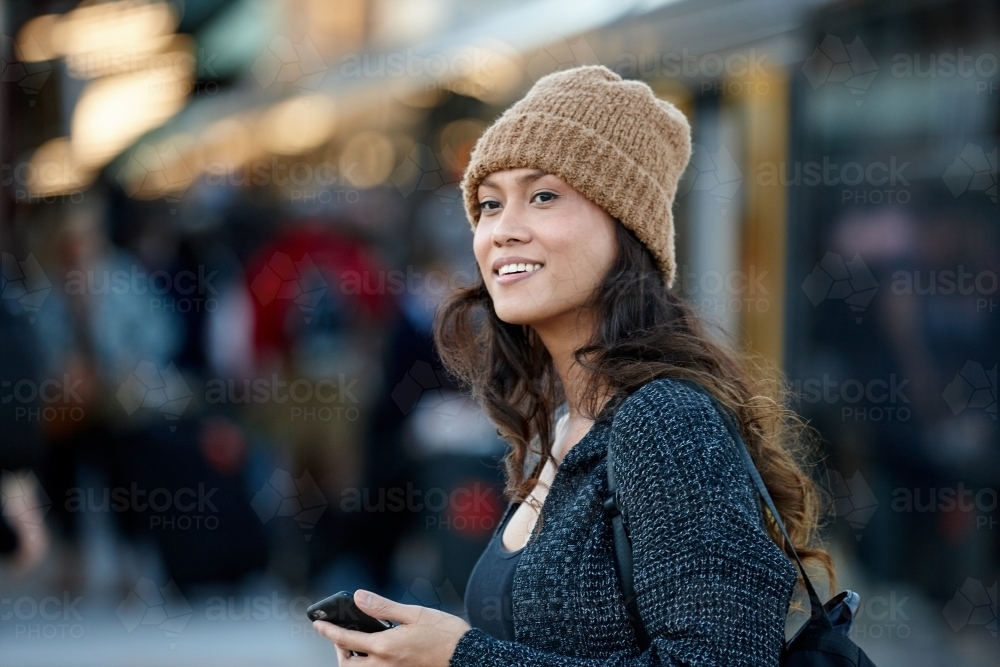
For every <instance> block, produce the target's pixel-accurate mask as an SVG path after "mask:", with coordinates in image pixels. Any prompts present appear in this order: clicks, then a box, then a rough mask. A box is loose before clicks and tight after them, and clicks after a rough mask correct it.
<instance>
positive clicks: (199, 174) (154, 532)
mask: <svg viewBox="0 0 1000 667" xmlns="http://www.w3.org/2000/svg"><path fill="white" fill-rule="evenodd" d="M0 35H2V54H0V55H2V85H0V127H2V135H0V136H2V143H0V165H2V173H0V183H2V188H0V220H2V223H0V252H2V282H0V296H2V299H0V443H2V444H0V468H2V469H3V479H2V491H3V511H2V518H3V523H2V525H0V550H2V551H3V553H4V554H5V555H4V556H3V557H2V559H0V642H2V650H0V664H3V665H52V664H62V665H91V664H93V665H102V666H105V665H130V664H139V663H141V664H145V665H174V664H184V665H200V664H206V665H208V664H211V665H221V664H240V665H258V664H259V665H265V664H266V665H278V664H290V665H291V664H294V665H297V666H302V665H308V664H331V662H332V661H333V660H335V658H334V653H333V649H332V646H331V645H329V643H328V642H326V641H325V640H322V639H320V638H318V637H317V636H316V635H315V634H314V632H313V631H312V628H311V625H310V624H309V622H308V621H307V620H306V619H305V616H304V610H305V607H306V606H307V605H308V604H310V603H311V602H312V601H315V600H316V599H319V598H321V597H325V596H327V595H329V594H332V593H333V592H336V591H338V590H341V589H349V590H353V589H354V588H357V587H366V588H372V589H374V590H376V591H378V592H380V593H382V594H383V595H387V596H389V597H392V598H394V599H397V600H401V601H404V602H409V603H413V604H422V605H426V606H432V607H437V608H441V609H445V610H447V611H450V612H452V613H457V614H461V613H463V609H462V596H463V594H464V590H465V584H466V580H467V578H468V576H469V573H470V572H471V569H472V566H473V565H474V563H475V561H476V559H477V558H478V556H479V554H480V552H481V550H482V548H483V547H484V546H485V543H486V541H487V540H488V539H489V537H490V534H491V533H492V531H493V529H494V528H495V526H496V521H497V519H498V517H499V515H500V512H501V511H502V509H503V507H504V505H505V503H504V502H503V500H502V498H501V495H500V490H501V488H502V474H501V470H500V468H499V466H498V461H499V458H500V457H501V456H502V455H503V453H504V443H503V442H502V441H500V440H499V439H498V438H497V436H496V434H495V430H494V428H493V427H492V425H491V424H490V423H489V422H488V421H487V420H486V419H485V418H484V417H483V416H482V414H481V413H480V411H479V410H478V408H477V406H476V405H475V403H474V402H472V401H471V400H469V399H468V398H467V397H464V396H463V395H462V394H460V393H459V391H458V389H457V388H456V387H455V386H454V385H453V384H452V382H451V380H450V379H449V378H448V377H446V376H445V374H444V373H443V371H442V368H441V365H440V362H439V360H438V359H437V357H436V355H435V352H434V350H433V346H432V340H431V333H430V326H431V321H432V318H433V314H434V309H435V306H436V304H437V302H438V301H439V300H440V298H441V297H442V295H443V294H444V293H445V292H446V291H447V290H448V289H450V288H451V287H453V286H454V285H457V284H464V283H468V282H469V281H471V279H472V276H473V275H474V272H475V270H476V269H475V264H474V262H473V260H472V255H471V239H472V236H471V233H470V231H469V227H468V223H467V222H466V220H465V216H464V212H463V208H462V204H461V199H460V196H459V191H458V188H457V183H458V181H459V179H460V176H461V173H462V170H463V168H464V165H465V164H466V162H467V159H468V155H469V151H470V150H471V148H472V146H473V144H474V142H475V140H476V138H477V137H478V136H479V135H480V133H481V132H482V131H483V129H485V127H486V126H487V125H488V124H489V123H490V122H491V121H492V120H493V119H494V118H495V117H496V116H497V115H499V114H500V113H501V112H502V111H503V110H504V109H505V108H506V107H507V106H509V105H510V104H511V103H513V102H514V101H516V100H517V99H519V97H520V96H521V95H523V94H524V92H525V91H526V90H527V89H528V88H529V87H530V86H531V85H532V84H533V83H534V82H535V81H536V80H537V79H538V78H540V77H541V76H544V75H545V74H547V73H549V72H553V71H556V70H559V69H563V68H567V67H573V66H577V65H582V64H597V63H600V64H604V65H606V66H608V67H610V68H612V69H614V70H615V71H616V72H618V73H619V74H621V75H622V76H623V77H626V78H634V79H641V80H643V81H646V82H647V83H649V85H650V86H652V87H653V89H654V90H655V91H656V93H657V94H658V95H660V96H661V97H664V98H666V99H669V100H671V101H672V102H674V103H675V104H677V105H678V106H679V107H680V108H681V109H682V110H683V111H684V112H685V113H686V114H687V116H688V117H689V118H690V120H691V123H692V126H693V131H694V141H695V147H694V156H693V158H692V161H691V165H690V167H689V169H688V171H687V173H686V174H685V176H684V179H683V181H682V183H681V187H680V190H679V192H678V197H677V201H676V206H675V211H676V217H677V224H678V230H677V232H678V239H677V242H678V259H679V265H680V269H679V276H678V281H677V287H676V289H678V290H679V291H681V292H682V293H683V294H684V295H685V296H686V297H687V298H689V299H691V300H692V301H693V302H695V303H696V304H697V306H698V307H699V309H700V310H701V311H702V312H703V313H704V314H705V315H706V316H708V317H711V318H713V319H714V320H716V321H717V322H719V323H720V324H721V326H722V329H723V330H724V331H726V332H728V333H729V335H731V336H732V338H733V339H734V340H735V341H737V342H738V343H739V344H742V345H745V346H747V347H748V348H749V349H751V350H753V351H754V352H756V353H758V354H760V355H762V356H763V357H764V358H766V359H768V360H770V361H772V362H774V363H775V364H776V365H778V366H779V367H780V368H781V369H782V370H783V371H784V373H785V374H786V376H787V379H788V382H789V386H790V389H791V390H792V395H793V396H794V401H795V407H796V409H797V410H798V411H799V412H800V413H801V414H803V415H804V416H805V417H806V418H807V419H809V420H810V423H811V424H812V425H813V426H815V427H816V428H817V429H818V431H819V433H820V434H821V436H822V438H823V440H822V453H823V456H824V457H825V464H824V465H823V466H822V467H821V468H819V469H817V471H816V477H817V480H818V481H820V482H821V484H822V485H823V487H824V488H825V489H826V490H827V491H828V493H829V495H830V497H831V498H832V499H833V501H834V502H833V503H832V508H831V511H830V514H829V516H828V517H827V525H826V535H827V538H828V540H829V542H830V545H831V548H832V550H833V552H834V555H835V557H836V561H837V564H838V568H839V573H840V577H841V580H842V581H841V586H842V587H850V588H852V589H854V590H857V591H859V592H860V593H861V595H862V608H861V613H860V616H859V618H858V619H857V621H856V622H855V626H854V630H853V637H854V639H855V641H857V643H858V644H860V645H861V646H862V648H863V649H864V650H865V651H866V652H867V653H868V654H869V655H870V656H871V657H872V658H873V660H874V661H875V663H876V664H878V665H880V666H886V665H907V666H914V665H928V666H930V665H984V666H986V665H997V664H1000V649H998V644H997V641H998V640H997V578H998V572H1000V525H998V524H1000V509H998V502H997V501H998V498H997V496H998V491H1000V437H998V430H997V361H998V351H1000V346H998V342H1000V293H998V291H997V274H998V272H1000V215H998V208H997V135H998V130H1000V127H998V125H1000V113H998V100H1000V92H998V90H997V88H998V85H1000V72H998V55H1000V6H998V5H997V3H995V2H991V1H989V0H955V1H945V0H938V1H935V0H913V1H908V2H903V1H898V2H897V1H883V2H864V1H854V2H827V1H825V0H742V1H739V0H700V1H697V2H696V1H694V0H632V1H630V0H617V1H616V2H610V1H608V2H597V1H593V0H571V1H570V0H538V1H535V2H527V1H523V0H507V1H505V2H498V1H493V0H488V1H482V0H481V1H479V2H471V1H468V2H463V1H460V0H328V1H322V0H284V1H280V0H171V1H160V2H156V1H119V2H87V1H85V2H75V1H56V0H51V1H50V0H40V1H38V2H31V3H28V2H11V1H0ZM800 620H801V619H800Z"/></svg>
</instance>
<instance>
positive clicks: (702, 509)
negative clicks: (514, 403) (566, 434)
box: [450, 379, 797, 667]
mask: <svg viewBox="0 0 1000 667" xmlns="http://www.w3.org/2000/svg"><path fill="white" fill-rule="evenodd" d="M609 439H610V444H611V451H612V455H613V456H614V458H615V466H616V468H615V470H616V472H617V474H618V478H619V485H620V501H621V504H622V506H623V507H624V513H625V524H626V528H627V530H628V534H629V536H630V538H631V540H632V548H633V559H634V564H635V591H636V596H637V598H638V607H639V613H640V615H641V617H642V621H643V623H644V625H645V627H646V629H647V631H648V632H649V635H650V637H651V638H652V642H653V643H652V645H651V646H650V647H649V648H648V649H647V650H646V651H645V652H642V653H640V649H639V645H638V643H637V642H636V639H635V634H634V630H633V627H632V625H631V624H630V622H629V619H628V616H627V614H626V610H625V604H624V601H623V599H622V593H621V588H620V586H619V582H618V577H617V574H616V572H615V566H614V547H613V542H612V531H611V525H610V523H609V522H608V520H607V519H606V517H605V514H604V508H603V506H602V499H603V497H604V495H605V493H606V492H607V479H606V470H607V460H606V456H605V455H606V452H607V447H608V443H609ZM542 512H543V515H544V519H543V522H542V527H541V531H540V532H539V533H538V534H537V535H532V537H531V538H530V540H529V542H528V544H527V546H526V547H525V548H524V551H523V552H522V554H521V559H520V562H519V563H518V565H517V569H516V570H515V574H514V586H513V592H512V597H513V617H514V619H513V620H514V636H515V638H516V641H514V642H511V641H503V640H499V639H495V638H493V637H491V636H490V635H488V634H486V633H485V632H483V631H482V630H480V629H478V628H473V629H472V630H469V631H468V632H466V633H465V634H464V635H463V636H462V638H461V639H460V640H459V642H458V645H457V647H456V649H455V652H454V654H453V655H452V658H451V662H450V664H451V665H454V666H456V667H473V666H476V667H511V666H515V667H516V666H521V667H570V666H573V667H578V666H580V665H589V666H591V667H596V666H597V665H602V666H605V667H610V666H611V665H614V666H616V667H639V666H640V665H642V666H651V665H714V666H721V665H733V666H736V665H739V666H740V667H745V666H746V665H755V666H757V665H777V664H778V659H779V656H780V653H781V650H782V647H783V644H784V630H785V615H786V613H787V610H788V605H789V602H790V599H791V594H792V589H793V588H794V586H795V581H796V576H797V573H796V570H795V566H794V565H793V564H792V562H791V561H790V560H788V558H786V557H785V555H784V554H783V553H782V552H781V550H780V549H779V548H778V547H777V545H776V544H775V543H774V542H773V541H772V540H771V539H770V537H768V535H767V533H766V532H765V529H764V524H763V513H762V511H761V509H760V502H759V500H758V497H757V495H756V490H755V489H754V487H753V483H752V482H751V480H750V476H749V474H748V473H747V472H746V469H745V468H744V467H743V464H742V462H741V460H740V456H739V453H738V450H737V445H736V443H735V442H733V440H732V438H731V437H730V436H729V433H728V432H727V431H726V427H725V425H724V424H723V422H722V419H721V418H720V417H719V414H718V413H717V412H716V410H715V409H714V407H713V406H712V404H711V403H710V402H709V399H708V398H707V397H706V396H703V395H701V394H699V393H697V392H695V391H694V390H692V389H691V388H689V387H687V386H685V385H683V384H681V383H679V382H677V381H675V380H670V379H659V380H655V381H652V382H649V383H647V384H646V385H644V386H643V387H641V388H640V389H639V390H638V391H636V392H635V393H633V394H632V395H631V396H630V397H628V398H627V399H626V400H625V401H623V402H622V404H621V405H619V407H618V409H617V410H616V411H615V414H614V415H613V417H609V418H607V419H605V420H602V421H599V422H597V423H596V424H594V426H593V427H592V428H591V429H590V431H589V432H588V433H587V435H585V436H584V437H583V439H582V440H580V442H578V443H577V444H576V445H574V446H573V447H572V448H571V449H570V450H569V452H567V454H566V456H565V458H564V459H563V461H562V463H561V464H560V465H559V467H558V468H557V470H556V475H555V479H554V480H553V482H552V484H551V486H550V489H549V492H548V495H547V496H546V498H545V502H544V504H543V507H542Z"/></svg>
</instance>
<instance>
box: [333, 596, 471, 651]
mask: <svg viewBox="0 0 1000 667" xmlns="http://www.w3.org/2000/svg"><path fill="white" fill-rule="evenodd" d="M354 603H355V604H356V605H358V607H359V608H360V609H361V611H363V612H365V613H366V614H368V615H369V616H373V617H375V618H381V619H383V620H386V621H396V622H397V623H399V625H397V626H396V627H394V628H392V629H390V630H384V631H382V632H373V633H366V632H358V631H357V630H347V629H345V628H341V627H339V626H337V625H334V624H333V623H328V622H327V621H314V622H313V627H314V628H316V632H318V633H319V634H321V635H323V636H324V637H326V638H327V639H329V640H330V641H332V642H333V643H334V645H336V647H337V659H338V661H339V662H340V663H341V664H343V663H344V661H345V660H346V661H355V662H357V664H359V665H360V664H363V665H366V666H367V665H371V667H383V666H385V667H390V666H391V667H447V665H448V662H449V661H450V660H451V656H452V654H453V653H454V652H455V646H456V645H457V644H458V640H459V639H461V638H462V635H464V634H465V633H466V632H467V631H468V630H470V629H471V628H470V626H469V624H468V623H466V622H465V621H463V620H462V619H461V618H459V617H458V616H452V615H451V614H446V613H445V612H443V611H438V610H436V609H430V608H429V607H421V606H419V605H411V604H399V603H398V602H393V601H392V600H387V599H385V598H384V597H381V596H379V595H375V594H374V593H369V592H368V591H363V590H358V591H355V593H354ZM351 651H357V652H358V653H367V654H368V655H367V656H352V655H351Z"/></svg>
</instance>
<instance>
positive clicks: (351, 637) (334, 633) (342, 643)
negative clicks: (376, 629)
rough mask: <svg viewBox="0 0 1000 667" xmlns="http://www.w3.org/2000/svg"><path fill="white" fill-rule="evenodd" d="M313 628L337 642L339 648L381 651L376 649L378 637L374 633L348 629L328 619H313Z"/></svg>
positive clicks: (348, 650)
mask: <svg viewBox="0 0 1000 667" xmlns="http://www.w3.org/2000/svg"><path fill="white" fill-rule="evenodd" d="M313 628H314V629H315V630H316V632H317V633H319V634H320V635H321V636H323V637H326V638H327V639H329V640H330V641H332V642H333V643H334V644H336V645H337V648H338V649H343V650H344V651H347V652H348V653H349V652H350V651H357V652H359V653H367V654H368V655H372V654H375V653H378V652H379V651H378V650H376V645H377V638H376V637H375V636H374V635H371V634H367V633H364V632H358V631H357V630H348V629H346V628H342V627H340V626H338V625H334V624H333V623H329V622H327V621H313ZM338 655H339V654H338Z"/></svg>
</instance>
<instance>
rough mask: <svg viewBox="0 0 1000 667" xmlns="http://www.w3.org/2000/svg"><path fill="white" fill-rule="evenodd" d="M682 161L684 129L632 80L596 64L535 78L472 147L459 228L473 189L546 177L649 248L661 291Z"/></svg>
mask: <svg viewBox="0 0 1000 667" xmlns="http://www.w3.org/2000/svg"><path fill="white" fill-rule="evenodd" d="M690 157H691V127H690V126H689V125H688V121H687V118H685V117H684V114H683V113H681V112H680V111H679V110H678V109H677V108H676V107H675V106H674V105H672V104H670V103H669V102H667V101H665V100H661V99H658V98H657V97H656V96H655V95H654V94H653V91H652V89H651V88H650V87H649V86H648V85H647V84H645V83H643V82H641V81H623V80H622V78H621V77H620V76H619V75H618V74H616V73H614V72H612V71H611V70H610V69H608V68H607V67H604V66H602V65H592V66H586V67H577V68H574V69H568V70H563V71H560V72H554V73H552V74H548V75H546V76H544V77H542V78H541V79H539V80H538V81H537V82H536V83H535V85H534V86H533V87H532V88H531V90H529V91H528V93H527V95H526V96H525V97H524V98H523V99H521V100H520V101H519V102H517V103H516V104H514V105H513V106H512V107H510V108H509V109H507V111H505V112H504V113H503V114H502V115H501V116H500V117H499V118H498V119H497V120H496V121H495V122H494V123H493V124H492V125H491V126H490V127H488V128H487V129H486V131H485V132H484V133H483V135H482V136H481V137H480V138H479V140H478V141H477V142H476V145H475V147H474V148H473V150H472V154H471V157H470V161H469V164H468V166H467V167H466V170H465V174H464V176H463V177H462V184H461V185H462V196H463V199H464V202H465V211H466V214H467V216H468V218H469V223H470V224H471V225H472V228H473V229H475V228H476V225H477V224H478V223H479V208H478V206H477V203H478V201H479V198H478V196H477V191H478V188H479V184H480V182H481V181H482V180H483V178H485V177H486V176H487V175H488V174H490V173H491V172H494V171H499V170H502V169H514V168H517V167H532V168H536V169H541V170H542V171H545V172H547V173H550V174H555V175H556V176H559V177H560V178H561V179H563V180H564V181H566V182H567V183H569V184H570V185H571V186H573V187H574V188H575V189H576V190H578V191H580V192H581V193H582V194H583V195H584V196H586V197H587V198H588V199H590V200H591V201H593V202H594V203H596V204H598V205H599V206H600V207H601V208H603V209H604V210H605V211H607V212H608V213H609V214H610V215H611V216H612V217H615V218H617V219H618V220H620V221H621V223H622V224H623V225H624V226H625V227H627V228H628V229H630V230H632V231H633V232H635V235H636V237H637V238H638V239H639V240H640V241H641V242H642V243H643V244H645V245H646V247H648V248H649V250H650V251H651V252H652V254H653V257H654V258H655V259H656V261H657V264H658V266H659V268H660V271H661V273H662V275H663V277H664V280H665V282H666V284H667V287H671V286H672V285H673V281H674V274H675V272H676V261H675V259H674V217H673V213H672V212H671V206H672V205H673V201H674V195H675V194H676V193H677V181H678V179H679V178H680V176H681V173H682V172H683V171H684V168H685V167H686V166H687V163H688V160H689V159H690Z"/></svg>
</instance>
